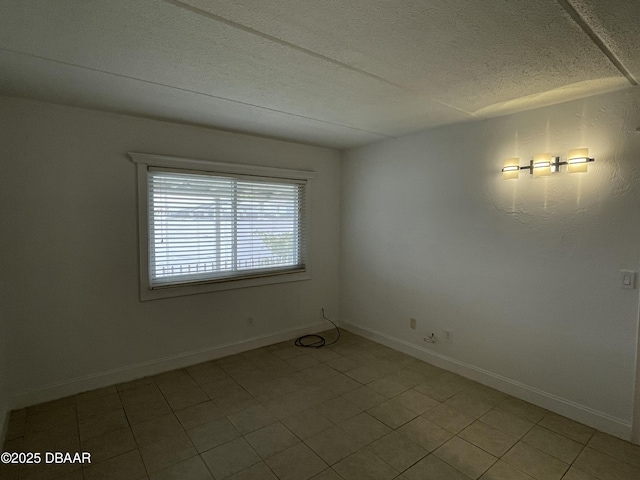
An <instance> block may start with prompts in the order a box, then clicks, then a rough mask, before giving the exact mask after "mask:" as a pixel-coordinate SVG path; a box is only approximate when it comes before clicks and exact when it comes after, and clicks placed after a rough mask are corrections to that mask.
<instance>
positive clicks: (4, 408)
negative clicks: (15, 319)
mask: <svg viewBox="0 0 640 480" xmlns="http://www.w3.org/2000/svg"><path fill="white" fill-rule="evenodd" d="M6 338H7V331H6V328H5V322H4V316H3V315H2V312H0V449H1V448H2V444H3V443H4V439H5V433H6V430H7V427H8V421H9V411H10V410H11V408H10V407H9V383H8V378H7V372H8V369H9V365H8V355H7V342H6Z"/></svg>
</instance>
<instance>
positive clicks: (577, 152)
mask: <svg viewBox="0 0 640 480" xmlns="http://www.w3.org/2000/svg"><path fill="white" fill-rule="evenodd" d="M567 165H568V166H567V172H569V173H580V172H586V171H587V169H588V168H589V149H588V148H574V149H572V150H569V155H568V156H567Z"/></svg>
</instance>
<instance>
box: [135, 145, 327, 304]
mask: <svg viewBox="0 0 640 480" xmlns="http://www.w3.org/2000/svg"><path fill="white" fill-rule="evenodd" d="M129 157H131V160H132V161H133V162H134V163H135V164H136V167H137V190H138V252H139V262H138V263H139V285H140V300H142V301H146V300H154V299H160V298H170V297H178V296H183V295H196V294H200V293H208V292H216V291H222V290H231V289H237V288H249V287H257V286H261V285H272V284H276V283H286V282H296V281H302V280H309V279H311V265H310V257H311V255H310V254H309V252H310V245H309V244H310V243H311V236H310V229H311V228H310V224H311V221H310V208H309V203H310V202H309V198H310V196H311V191H312V184H313V182H312V181H311V180H313V179H314V178H315V176H316V174H315V172H311V171H306V170H291V169H284V168H276V167H265V166H256V165H245V164H236V163H223V162H214V161H207V160H196V159H191V158H181V157H172V156H167V155H154V154H147V153H137V152H129ZM150 168H160V169H162V168H167V169H181V170H185V171H189V172H190V173H198V172H207V173H214V174H216V173H217V174H221V175H229V176H242V177H245V176H246V177H248V178H250V177H254V178H255V177H258V178H262V179H269V178H272V179H275V180H278V181H282V180H292V183H299V182H300V181H304V182H306V183H305V197H306V198H307V202H306V206H305V217H304V218H305V221H304V228H305V236H306V255H305V266H304V269H300V270H296V271H292V272H288V271H280V272H273V273H270V272H262V273H260V274H257V275H254V276H246V277H241V278H219V279H212V280H211V281H203V282H198V283H185V284H177V285H166V286H155V287H152V286H151V282H150V272H149V267H150V245H149V234H150V232H149V196H148V188H149V185H148V177H147V173H148V171H149V169H150Z"/></svg>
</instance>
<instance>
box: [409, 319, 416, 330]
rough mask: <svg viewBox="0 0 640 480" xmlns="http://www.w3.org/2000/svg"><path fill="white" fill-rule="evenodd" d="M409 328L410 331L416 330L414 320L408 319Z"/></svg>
mask: <svg viewBox="0 0 640 480" xmlns="http://www.w3.org/2000/svg"><path fill="white" fill-rule="evenodd" d="M409 327H411V330H415V329H416V319H415V318H410V319H409Z"/></svg>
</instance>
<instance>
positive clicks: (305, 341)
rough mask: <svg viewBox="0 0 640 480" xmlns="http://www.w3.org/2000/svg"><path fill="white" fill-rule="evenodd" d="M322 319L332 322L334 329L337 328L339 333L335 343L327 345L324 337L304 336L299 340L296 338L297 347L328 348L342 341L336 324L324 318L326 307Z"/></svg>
mask: <svg viewBox="0 0 640 480" xmlns="http://www.w3.org/2000/svg"><path fill="white" fill-rule="evenodd" d="M322 318H324V319H325V320H326V321H328V322H331V324H332V325H333V326H334V327H336V330H337V331H338V337H337V338H336V339H335V340H334V341H333V342H331V343H327V342H326V340H325V339H324V337H323V336H322V335H316V334H311V335H303V336H301V337H299V338H296V343H295V345H296V347H307V348H320V347H328V346H329V345H333V344H334V343H336V342H337V341H338V340H340V329H339V328H338V326H337V325H336V324H335V323H333V321H332V320H330V319H328V318H327V317H325V316H324V307H323V308H322Z"/></svg>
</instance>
